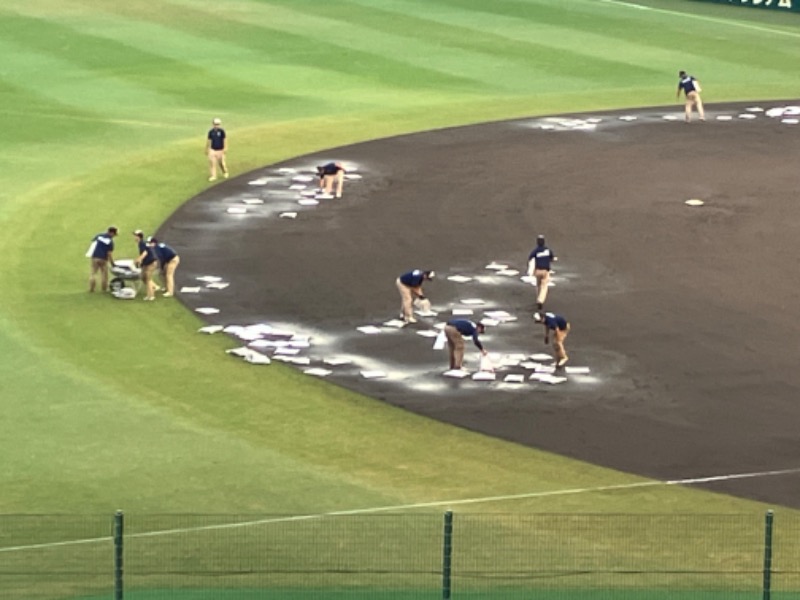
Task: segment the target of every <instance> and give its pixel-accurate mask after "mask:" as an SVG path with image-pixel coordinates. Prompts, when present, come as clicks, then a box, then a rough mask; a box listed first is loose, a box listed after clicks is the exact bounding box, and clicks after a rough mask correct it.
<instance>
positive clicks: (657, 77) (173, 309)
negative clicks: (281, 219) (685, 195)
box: [0, 0, 800, 560]
mask: <svg viewBox="0 0 800 600" xmlns="http://www.w3.org/2000/svg"><path fill="white" fill-rule="evenodd" d="M637 4H639V5H643V6H646V7H649V10H642V9H637V8H634V7H631V6H630V5H626V4H625V3H617V2H604V1H601V0H572V1H570V2H564V0H492V1H491V2H487V1H485V0H352V1H342V2H338V1H337V2H328V3H323V2H320V1H318V0H313V1H312V0H269V1H258V0H231V1H228V0H226V1H225V2H219V1H211V0H168V1H158V2H154V1H153V0H126V1H125V2H110V1H108V0H27V1H26V2H17V3H13V4H12V3H6V4H3V5H2V6H0V32H1V33H2V35H0V52H2V55H3V57H4V59H3V62H2V65H0V99H1V100H2V101H1V102H0V112H1V113H2V114H3V116H4V117H5V118H4V119H3V122H4V132H5V136H6V139H5V140H4V143H3V144H0V160H2V163H3V164H4V165H5V167H6V168H5V169H4V170H3V172H2V174H0V225H1V226H2V228H3V232H4V235H3V236H2V238H0V256H2V260H0V281H1V282H2V285H0V386H2V387H1V388H0V389H2V400H0V402H1V403H2V404H0V406H2V411H3V419H2V425H0V452H2V455H3V464H4V468H3V469H2V470H0V489H2V490H3V493H2V494H0V512H2V513H69V514H75V513H81V514H83V513H93V514H97V513H108V514H111V513H112V512H113V511H114V510H115V509H118V508H121V509H124V510H126V511H127V512H128V513H134V514H135V513H140V514H141V513H156V512H158V513H179V512H180V513H185V512H203V513H291V514H318V513H323V512H328V511H341V510H360V509H364V510H370V509H373V508H375V507H384V506H398V507H406V508H405V509H404V510H414V511H421V512H440V511H441V510H444V509H445V508H446V507H448V506H453V507H455V509H456V510H461V511H467V512H497V511H502V512H514V513H520V514H523V513H528V512H541V511H546V512H560V513H572V512H587V511H591V512H608V513H619V512H622V513H645V514H646V513H653V512H658V513H664V512H680V513H691V512H705V513H709V512H715V513H727V512H739V513H741V512H746V513H750V512H752V513H753V514H761V512H762V511H763V509H764V508H765V507H764V506H762V505H760V504H757V503H754V502H747V501H743V500H739V499H735V498H731V497H727V496H723V495H716V494H711V493H706V492H700V491H696V490H692V489H684V488H680V487H676V486H657V485H654V486H649V485H648V486H644V487H622V488H619V489H613V490H599V491H594V492H593V491H591V490H593V489H595V488H601V487H604V486H607V485H617V484H619V485H621V486H626V485H628V484H631V485H632V484H636V483H640V482H642V480H641V479H640V478H637V477H634V476H631V475H627V474H622V473H616V472H613V471H610V470H607V469H603V468H600V467H595V466H592V465H587V464H582V463H578V462H575V461H571V460H567V459H564V458H561V457H557V456H552V455H549V454H547V453H543V452H537V451H535V450H531V449H528V448H523V447H520V446H516V445H514V444H510V443H505V442H500V441H497V440H493V439H488V438H486V437H484V436H480V435H477V434H473V433H470V432H466V431H463V430H458V429H454V428H451V427H447V426H445V425H441V424H439V423H436V422H432V421H429V420H426V419H423V418H420V417H416V416H414V415H411V414H408V413H406V412H403V411H401V410H398V409H395V408H392V407H388V406H385V405H383V404H382V403H380V402H376V401H373V400H371V399H369V398H365V397H362V396H359V395H357V394H353V393H350V392H347V391H344V390H342V389H340V388H337V387H334V386H331V385H328V384H326V383H324V382H322V381H318V380H314V379H311V378H308V377H306V376H304V375H302V374H300V373H298V372H297V371H295V370H292V369H290V368H286V367H284V366H282V365H274V366H271V367H269V368H268V369H259V368H253V367H250V366H247V365H244V364H242V363H240V362H237V361H233V360H226V358H225V356H224V355H223V354H222V350H223V349H224V348H225V347H227V346H228V343H226V341H225V340H223V339H220V338H216V337H208V336H198V335H196V334H195V333H194V332H195V329H196V328H197V327H198V326H199V324H200V323H199V321H198V320H197V319H196V318H195V316H194V315H192V314H189V313H187V312H186V311H184V310H183V309H182V308H181V307H180V305H179V304H177V303H171V302H156V303H154V304H153V305H149V304H145V303H135V302H134V303H116V302H114V301H111V300H109V299H108V298H107V297H102V296H100V295H89V294H87V293H86V291H85V290H86V276H87V270H88V268H87V264H86V262H87V261H86V259H85V258H83V253H84V251H85V249H86V246H87V245H88V242H89V240H90V239H91V237H92V236H93V235H94V234H95V233H97V232H99V231H101V230H103V229H104V228H105V227H106V226H107V225H109V224H111V223H115V224H117V225H118V226H119V227H120V228H121V232H122V234H121V235H120V237H119V238H118V240H117V244H118V248H119V250H118V252H117V256H131V255H132V254H133V252H134V245H133V243H132V240H131V238H130V237H128V234H127V232H128V231H131V230H133V229H135V228H139V227H141V228H143V229H146V230H148V231H152V230H154V229H155V228H156V227H157V226H158V224H159V223H161V222H162V221H163V220H164V219H165V218H166V217H167V216H168V215H169V214H170V213H171V212H172V211H173V210H175V209H176V208H177V207H178V206H179V205H180V204H181V203H182V202H184V201H185V200H186V199H187V198H189V197H191V196H192V195H194V194H196V193H197V192H199V191H201V190H202V189H204V188H205V187H206V185H207V183H206V181H205V174H206V166H205V159H204V156H203V152H202V150H203V147H204V143H205V132H206V130H207V129H208V126H209V122H210V119H211V118H212V117H214V116H219V117H221V118H222V119H223V121H224V125H225V127H226V129H227V131H228V134H229V136H230V153H229V162H230V165H231V168H232V170H233V172H234V174H236V173H242V172H245V171H247V170H250V169H253V168H256V167H259V166H261V165H264V164H270V163H273V162H276V161H279V160H283V159H286V158H289V157H292V156H296V155H299V154H303V153H307V152H311V151H315V150H319V149H324V148H328V147H333V146H339V145H342V144H346V143H349V142H355V141H360V140H366V139H374V138H380V137H384V136H387V135H393V134H397V133H403V132H410V131H417V130H424V129H430V128H434V127H443V126H451V125H458V124H466V123H475V122H481V121H487V120H494V119H504V118H512V117H518V116H526V115H534V114H548V113H556V112H561V111H584V110H594V109H605V108H619V107H632V106H638V105H663V104H669V103H672V102H674V94H675V85H676V73H677V70H678V69H681V68H685V69H687V70H689V71H690V72H692V73H693V74H695V75H697V76H698V78H699V79H700V80H701V81H702V82H703V87H704V99H705V101H706V102H707V103H714V102H720V101H729V100H740V99H753V100H755V99H767V98H790V97H793V96H797V91H798V89H800V71H798V69H797V68H796V65H797V64H799V63H800V16H795V15H785V14H775V13H773V12H770V11H758V10H744V9H735V8H731V7H726V6H718V5H711V4H703V3H698V2H678V1H668V0H641V1H640V2H638V3H637ZM376 285H384V283H382V282H376ZM387 293H392V291H391V290H388V291H387ZM564 489H585V490H588V491H586V492H585V493H572V494H551V493H552V492H557V491H559V490H564ZM537 494H538V495H537ZM516 495H522V497H517V498H511V496H516ZM486 496H497V497H508V499H505V500H495V501H492V502H475V503H467V504H457V503H455V504H454V502H451V501H458V500H462V499H470V498H472V499H479V498H482V497H486ZM429 503H439V504H433V505H431V504H429ZM414 507H416V508H414ZM68 532H69V528H66V530H65V531H64V532H60V533H59V531H58V529H57V528H56V529H55V530H53V529H50V530H46V531H44V532H41V536H39V537H40V538H41V539H39V538H37V541H40V542H45V541H47V540H48V539H52V538H51V535H54V536H55V539H67V537H68V536H67V533H68ZM61 534H64V537H62V535H61ZM21 543H22V541H15V542H14V543H13V545H16V544H21ZM9 544H10V542H9ZM0 560H2V558H0Z"/></svg>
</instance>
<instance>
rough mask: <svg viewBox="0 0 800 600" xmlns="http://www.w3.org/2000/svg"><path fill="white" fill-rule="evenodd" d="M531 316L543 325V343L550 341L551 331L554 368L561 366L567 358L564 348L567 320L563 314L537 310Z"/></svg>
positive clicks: (567, 331)
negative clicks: (554, 360)
mask: <svg viewBox="0 0 800 600" xmlns="http://www.w3.org/2000/svg"><path fill="white" fill-rule="evenodd" d="M533 318H534V319H535V320H536V322H537V323H541V324H542V325H544V343H545V344H549V343H550V332H552V333H553V350H555V352H556V368H561V367H563V366H564V365H565V364H567V361H568V360H569V357H568V356H567V351H566V349H565V348H564V340H566V339H567V334H569V321H567V320H566V319H565V318H564V317H563V316H561V315H557V314H555V313H551V312H547V313H544V314H540V313H538V312H537V313H536V314H534V315H533Z"/></svg>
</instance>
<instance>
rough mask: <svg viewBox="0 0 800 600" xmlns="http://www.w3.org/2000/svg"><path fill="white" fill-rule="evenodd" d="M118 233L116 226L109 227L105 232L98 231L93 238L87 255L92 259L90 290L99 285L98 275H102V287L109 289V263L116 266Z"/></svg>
mask: <svg viewBox="0 0 800 600" xmlns="http://www.w3.org/2000/svg"><path fill="white" fill-rule="evenodd" d="M116 235H117V228H116V227H113V226H112V227H109V228H108V230H106V231H105V232H103V233H98V234H97V235H96V236H94V237H93V238H92V243H91V245H90V246H89V250H87V251H86V257H87V258H89V259H91V270H90V272H89V291H90V292H93V291H94V290H95V288H96V287H97V275H98V274H99V275H100V289H101V290H103V291H104V292H105V291H107V290H108V265H109V264H110V265H111V266H112V267H113V266H114V237H115V236H116Z"/></svg>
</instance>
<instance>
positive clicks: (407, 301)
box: [395, 269, 436, 323]
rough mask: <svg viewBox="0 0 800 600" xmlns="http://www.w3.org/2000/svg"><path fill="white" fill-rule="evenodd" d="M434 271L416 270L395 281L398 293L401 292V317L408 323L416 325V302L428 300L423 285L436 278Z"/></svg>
mask: <svg viewBox="0 0 800 600" xmlns="http://www.w3.org/2000/svg"><path fill="white" fill-rule="evenodd" d="M435 275H436V273H434V272H433V271H423V270H421V269H414V270H413V271H409V272H408V273H403V274H402V275H400V277H398V278H397V279H396V280H395V285H396V286H397V291H398V292H400V317H401V318H402V319H403V320H404V321H405V322H406V323H416V322H417V320H416V319H415V318H414V307H413V304H414V300H415V299H417V300H427V298H426V297H425V294H424V293H423V291H422V284H423V283H424V282H426V281H430V280H431V279H433V278H434V276H435Z"/></svg>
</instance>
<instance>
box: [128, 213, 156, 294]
mask: <svg viewBox="0 0 800 600" xmlns="http://www.w3.org/2000/svg"><path fill="white" fill-rule="evenodd" d="M133 237H134V238H135V239H136V246H137V248H138V250H139V255H138V256H137V257H136V260H135V261H134V262H135V264H136V266H137V267H140V268H141V269H142V273H141V278H142V283H143V284H144V292H145V296H144V299H145V300H148V301H153V300H155V299H156V282H155V279H153V275H154V274H155V271H156V265H157V264H158V261H157V260H156V253H155V252H154V251H153V248H152V247H150V246H149V245H148V244H147V242H145V241H144V232H143V231H142V230H141V229H137V230H136V231H134V232H133Z"/></svg>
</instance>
